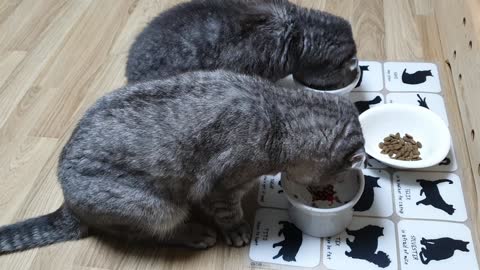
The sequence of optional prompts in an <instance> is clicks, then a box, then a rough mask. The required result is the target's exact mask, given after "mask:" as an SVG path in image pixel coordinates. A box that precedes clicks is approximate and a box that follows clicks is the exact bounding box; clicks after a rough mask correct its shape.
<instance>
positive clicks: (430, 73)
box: [425, 70, 433, 77]
mask: <svg viewBox="0 0 480 270" xmlns="http://www.w3.org/2000/svg"><path fill="white" fill-rule="evenodd" d="M425 74H426V75H427V76H431V77H433V74H432V71H431V70H427V71H425Z"/></svg>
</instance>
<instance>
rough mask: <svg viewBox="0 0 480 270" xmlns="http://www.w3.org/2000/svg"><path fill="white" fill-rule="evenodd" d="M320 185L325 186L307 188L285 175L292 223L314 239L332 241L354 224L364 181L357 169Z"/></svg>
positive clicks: (283, 185) (283, 176)
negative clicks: (327, 238)
mask: <svg viewBox="0 0 480 270" xmlns="http://www.w3.org/2000/svg"><path fill="white" fill-rule="evenodd" d="M319 182H323V183H324V184H322V185H316V186H305V185H301V184H298V183H296V182H294V181H291V179H289V178H288V176H287V175H286V174H285V173H282V187H283V188H284V190H285V195H286V197H287V199H288V201H289V204H290V207H289V209H288V214H289V216H290V219H291V220H292V222H293V223H294V224H295V226H297V227H298V228H299V229H300V230H301V231H303V232H304V233H306V234H309V235H311V236H315V237H330V236H333V235H337V234H339V233H341V232H342V231H343V230H345V228H347V227H348V225H350V223H351V222H352V217H353V207H354V206H355V204H356V203H357V202H358V200H360V197H361V196H362V193H363V189H364V185H365V178H364V176H363V173H362V171H361V170H356V169H354V170H347V171H344V172H342V173H339V174H337V175H334V176H331V177H330V179H325V181H319Z"/></svg>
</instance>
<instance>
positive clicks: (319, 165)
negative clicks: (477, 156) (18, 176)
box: [0, 71, 365, 254]
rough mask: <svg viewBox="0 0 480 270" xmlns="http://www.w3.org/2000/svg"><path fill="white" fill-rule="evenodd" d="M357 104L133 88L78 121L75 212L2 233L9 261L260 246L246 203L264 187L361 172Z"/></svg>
mask: <svg viewBox="0 0 480 270" xmlns="http://www.w3.org/2000/svg"><path fill="white" fill-rule="evenodd" d="M357 116H358V113H357V109H356V108H355V106H354V105H353V104H352V103H351V102H350V101H349V100H347V99H346V98H343V97H339V96H335V95H331V94H321V93H313V92H308V91H302V90H292V89H284V88H279V87H277V86H274V85H273V84H271V83H270V82H268V81H266V80H263V79H260V78H254V77H250V76H247V75H239V74H235V73H231V72H226V71H215V72H193V73H184V74H182V75H179V76H175V77H170V78H168V79H164V80H157V81H149V82H145V83H139V84H136V85H128V86H125V87H123V88H121V89H118V90H116V91H113V92H112V93H110V94H108V95H106V96H104V97H103V98H100V99H99V100H98V101H97V102H96V103H95V105H93V106H92V107H91V108H90V109H89V110H88V111H87V112H86V113H85V115H84V116H83V118H82V119H81V120H80V121H79V123H78V125H77V127H76V128H75V130H74V131H73V134H72V136H71V138H70V140H69V141H68V143H67V144H66V145H65V147H64V149H63V151H62V153H61V156H60V161H59V166H58V178H59V181H60V184H61V186H62V189H63V193H64V197H65V202H64V204H63V205H62V206H61V207H60V209H58V210H57V211H55V212H54V213H51V214H48V215H45V216H41V217H37V218H32V219H29V220H26V221H23V222H19V223H16V224H13V225H8V226H4V227H1V228H0V254H2V253H9V252H13V251H18V250H24V249H29V248H34V247H39V246H44V245H49V244H52V243H55V242H60V241H67V240H73V239H80V238H83V237H86V236H88V235H90V234H92V231H96V232H97V231H99V232H102V233H107V234H110V235H114V236H120V237H124V236H128V237H130V238H135V239H153V240H155V241H158V242H160V243H164V244H171V245H183V246H188V247H193V248H207V247H210V246H212V245H214V244H215V242H216V232H215V230H213V229H211V228H208V227H207V226H205V225H202V224H199V223H195V222H194V221H191V220H189V219H188V218H189V215H190V212H191V209H192V207H193V206H194V207H200V208H203V210H204V211H205V212H206V213H207V214H209V215H211V216H212V217H213V220H214V221H215V223H216V224H217V225H218V227H219V229H220V231H221V233H222V234H223V237H224V238H225V240H226V242H227V244H229V245H233V246H243V245H245V244H247V243H248V242H249V240H250V227H249V225H248V224H247V222H246V221H245V220H244V217H243V213H242V208H241V199H242V196H243V195H244V194H245V192H246V191H248V190H249V189H250V187H252V186H253V185H254V184H255V183H257V180H256V178H257V177H259V176H261V175H265V174H268V173H271V172H278V171H284V172H286V173H287V175H288V176H289V177H290V179H295V180H296V181H298V182H299V183H303V184H312V183H318V182H319V179H321V176H325V175H331V174H333V173H335V172H338V171H341V170H345V169H348V168H351V167H353V166H356V165H358V164H361V163H362V162H363V157H364V155H365V154H364V148H363V146H364V139H363V136H362V130H361V127H360V124H359V121H358V118H357Z"/></svg>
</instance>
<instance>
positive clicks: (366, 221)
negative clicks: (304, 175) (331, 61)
mask: <svg viewBox="0 0 480 270" xmlns="http://www.w3.org/2000/svg"><path fill="white" fill-rule="evenodd" d="M360 67H361V70H362V76H361V79H360V82H359V84H358V85H357V87H356V88H355V89H354V91H353V92H352V93H350V98H351V100H352V101H353V102H354V103H355V105H356V107H357V109H358V110H359V112H360V113H361V112H364V111H366V110H368V109H369V108H371V107H373V106H377V105H379V104H383V103H405V104H415V105H418V106H422V107H425V108H428V109H430V110H432V111H433V112H435V113H437V114H438V115H439V116H440V117H442V118H443V119H444V121H445V122H446V123H447V125H448V117H447V112H446V109H445V103H444V100H443V96H442V89H441V85H440V80H439V73H438V69H437V66H436V65H435V64H433V63H416V62H408V63H407V62H385V63H382V62H376V61H360ZM366 163H367V164H366V165H367V169H364V174H365V191H364V193H363V195H362V197H361V198H360V201H359V202H358V203H357V205H356V206H355V208H354V210H355V212H354V218H353V222H352V224H351V225H350V226H349V227H348V229H347V230H346V231H345V232H343V233H341V234H340V235H337V236H334V237H329V238H324V239H321V238H315V237H311V236H309V235H306V234H304V233H302V232H301V231H300V230H299V229H298V228H296V227H295V226H294V225H293V224H292V223H291V222H290V220H289V217H288V213H287V210H286V209H287V208H288V202H287V199H286V198H285V196H284V194H283V190H282V187H281V181H280V174H279V175H275V176H264V177H261V179H259V190H258V197H257V200H258V209H257V211H256V215H255V220H254V222H253V236H252V242H251V244H250V250H249V260H248V263H249V266H250V267H251V268H263V269H290V268H291V269H299V268H310V269H334V270H346V269H358V270H363V269H401V270H451V269H462V270H463V269H465V270H467V269H468V270H476V269H479V267H478V261H477V258H476V252H475V248H478V247H475V246H474V243H473V240H472V234H471V230H470V226H471V225H472V222H471V220H470V218H469V214H468V213H469V209H468V208H467V206H466V204H465V198H464V196H463V187H462V176H461V174H460V171H458V170H457V168H458V164H457V160H456V158H455V152H454V149H453V146H452V149H451V151H450V153H449V154H448V156H447V157H446V158H445V159H444V160H443V161H442V162H441V163H440V164H438V165H437V166H434V167H432V168H428V169H423V170H418V171H416V172H413V171H408V172H407V171H399V170H394V169H391V168H388V167H386V166H385V165H383V164H382V163H380V162H378V161H376V160H375V159H372V158H369V159H368V160H367V161H366ZM330 197H331V198H330V199H331V200H334V198H335V194H331V196H330Z"/></svg>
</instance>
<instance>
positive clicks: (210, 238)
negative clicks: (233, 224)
mask: <svg viewBox="0 0 480 270" xmlns="http://www.w3.org/2000/svg"><path fill="white" fill-rule="evenodd" d="M182 242H183V243H182V244H183V245H184V246H187V247H191V248H197V249H205V248H209V247H212V246H213V245H215V243H216V242H217V233H216V232H215V230H214V229H211V228H209V227H207V226H204V225H202V224H196V223H194V224H190V225H189V226H188V230H186V232H185V234H183V235H182Z"/></svg>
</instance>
